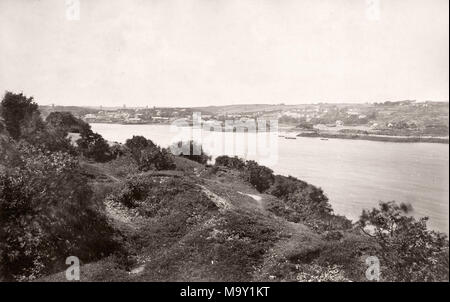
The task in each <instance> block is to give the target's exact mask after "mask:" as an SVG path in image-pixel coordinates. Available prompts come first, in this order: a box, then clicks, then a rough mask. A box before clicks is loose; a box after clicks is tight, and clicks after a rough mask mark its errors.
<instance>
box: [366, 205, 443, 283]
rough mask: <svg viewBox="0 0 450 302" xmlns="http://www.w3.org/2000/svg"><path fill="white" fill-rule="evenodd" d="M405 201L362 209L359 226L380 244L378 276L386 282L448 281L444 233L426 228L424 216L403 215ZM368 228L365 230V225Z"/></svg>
mask: <svg viewBox="0 0 450 302" xmlns="http://www.w3.org/2000/svg"><path fill="white" fill-rule="evenodd" d="M410 210H411V208H410V206H407V205H405V204H400V205H398V204H396V203H395V202H393V201H392V202H381V203H380V207H379V209H372V210H371V211H363V213H362V215H361V217H360V220H359V225H360V227H361V230H362V231H363V232H364V234H366V235H367V236H368V237H370V238H372V239H374V240H375V241H376V242H377V243H378V244H379V246H380V252H379V257H380V258H382V259H380V262H381V264H382V272H381V276H382V278H383V279H385V280H387V281H406V282H415V281H448V280H449V261H448V259H449V258H448V257H449V246H448V240H447V237H446V235H444V234H442V233H437V232H435V231H430V230H428V229H427V226H426V222H427V219H428V218H426V217H425V218H421V219H419V220H416V219H415V218H414V217H412V216H407V214H408V212H409V211H410ZM367 227H368V228H369V230H366V228H367Z"/></svg>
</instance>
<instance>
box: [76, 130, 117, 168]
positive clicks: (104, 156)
mask: <svg viewBox="0 0 450 302" xmlns="http://www.w3.org/2000/svg"><path fill="white" fill-rule="evenodd" d="M77 144H78V148H79V151H80V152H81V154H83V155H84V156H86V157H88V158H92V159H93V160H95V161H98V162H106V161H109V160H111V159H112V158H113V156H112V154H111V151H110V148H109V145H108V143H107V142H106V141H105V139H104V138H103V137H102V136H101V135H100V134H98V133H95V132H92V130H91V129H90V127H89V129H87V130H85V131H82V132H81V138H80V139H78V140H77Z"/></svg>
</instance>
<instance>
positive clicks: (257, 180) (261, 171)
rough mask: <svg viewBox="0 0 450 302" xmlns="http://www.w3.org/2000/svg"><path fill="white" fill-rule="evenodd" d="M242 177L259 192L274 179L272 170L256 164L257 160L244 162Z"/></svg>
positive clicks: (267, 186)
mask: <svg viewBox="0 0 450 302" xmlns="http://www.w3.org/2000/svg"><path fill="white" fill-rule="evenodd" d="M243 175H244V178H245V180H246V181H248V182H249V183H251V184H252V185H253V186H254V187H255V188H256V189H257V190H258V191H259V192H264V191H266V190H267V189H269V188H270V186H271V185H272V183H273V181H274V175H273V171H272V170H271V169H269V168H267V167H264V166H260V165H258V163H257V162H255V161H253V160H249V161H247V162H246V165H245V170H244V173H243Z"/></svg>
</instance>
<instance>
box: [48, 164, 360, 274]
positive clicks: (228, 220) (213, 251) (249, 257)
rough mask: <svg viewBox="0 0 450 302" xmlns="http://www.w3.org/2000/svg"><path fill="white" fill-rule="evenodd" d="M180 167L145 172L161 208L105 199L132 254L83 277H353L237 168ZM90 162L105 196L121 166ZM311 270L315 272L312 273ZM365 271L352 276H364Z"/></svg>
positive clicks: (87, 268)
mask: <svg viewBox="0 0 450 302" xmlns="http://www.w3.org/2000/svg"><path fill="white" fill-rule="evenodd" d="M177 166H178V167H179V168H178V170H179V171H164V172H162V173H157V174H155V173H152V172H148V173H143V174H142V175H141V176H140V177H142V178H145V179H152V180H153V179H155V180H157V181H156V182H155V183H160V184H161V187H155V190H154V191H152V193H150V195H151V194H157V195H158V194H160V196H157V197H155V198H154V199H151V200H157V201H158V202H157V203H159V204H158V205H156V206H152V207H150V208H149V207H148V206H147V205H145V206H144V207H143V208H139V209H130V208H127V207H125V206H123V205H121V204H118V203H117V202H113V201H111V200H109V199H108V198H106V199H105V211H106V212H107V214H108V216H109V218H110V220H111V222H112V223H113V224H114V225H115V227H116V228H117V229H118V230H119V231H120V232H121V234H122V236H123V237H124V238H126V240H125V242H124V244H125V246H126V247H127V249H128V252H129V257H128V260H127V261H124V258H123V257H118V256H111V257H108V258H106V259H102V260H101V261H99V262H96V263H90V264H85V265H83V266H82V267H81V280H82V281H252V280H253V281H256V280H261V281H269V280H273V281H280V280H296V279H305V280H310V279H314V278H316V279H317V278H318V280H346V277H345V276H344V275H347V276H348V277H352V276H349V273H346V272H345V270H344V266H345V265H347V264H346V263H345V261H343V262H344V263H343V265H344V266H343V265H340V266H339V265H338V266H336V265H335V264H333V265H329V264H328V263H329V261H328V260H329V259H328V260H327V259H326V255H327V252H329V249H330V242H328V241H327V240H324V239H323V238H322V237H321V236H320V235H319V234H316V233H314V232H313V231H311V230H310V229H308V228H307V227H306V226H304V225H302V224H297V223H292V222H288V221H286V220H285V219H284V218H282V217H277V216H276V215H275V214H273V213H272V212H270V211H269V209H270V208H271V207H273V206H274V204H276V203H279V206H284V205H283V204H282V202H281V201H280V200H278V199H277V198H275V197H273V196H271V195H265V194H260V193H258V192H257V191H256V190H255V189H254V188H253V187H251V186H250V185H248V184H246V183H244V182H243V181H242V180H241V179H240V178H239V176H238V175H237V173H238V172H236V171H232V170H228V169H220V170H219V171H215V172H212V169H209V170H208V169H206V168H205V167H204V166H202V165H199V164H197V163H194V162H191V161H189V160H186V159H177ZM85 168H86V170H88V171H89V173H90V174H91V177H92V179H93V183H94V184H95V186H96V187H97V188H98V187H100V189H97V191H100V193H98V196H99V198H101V196H105V195H106V193H105V192H103V191H106V192H109V191H112V190H114V188H116V187H120V186H121V183H123V182H124V179H123V177H121V173H116V174H115V175H114V173H113V171H115V170H114V169H112V168H111V167H110V166H109V167H108V166H105V165H104V164H95V165H94V164H85ZM180 170H181V171H180ZM164 184H167V186H165V185H164ZM247 194H250V195H251V196H250V195H247ZM149 198H153V197H151V196H150V197H149ZM142 209H145V210H142ZM148 213H151V214H148ZM346 237H349V235H346ZM357 238H358V240H360V237H358V236H357ZM346 240H347V239H346V238H344V239H343V240H341V241H342V242H344V247H343V248H344V250H343V253H344V254H345V256H347V254H348V253H351V252H352V251H346V250H345V241H346ZM350 240H353V239H351V238H350ZM340 245H342V244H340ZM333 249H335V247H334V245H333ZM322 252H323V253H324V254H325V256H324V257H325V259H321V263H320V265H321V267H320V269H319V270H318V269H317V267H315V266H317V264H316V263H315V262H317V261H316V260H320V257H321V253H322ZM332 262H333V261H332ZM338 264H339V263H338ZM353 265H354V263H352V266H353ZM347 266H348V265H347ZM308 270H310V271H311V274H315V276H311V275H310V274H308V273H307V272H308ZM315 272H316V273H315ZM317 272H318V273H317ZM360 275H361V274H359V275H358V276H356V277H354V276H353V277H354V278H353V279H359V278H360ZM41 281H65V275H64V272H61V273H58V274H55V275H52V276H48V277H46V278H43V279H42V280H41Z"/></svg>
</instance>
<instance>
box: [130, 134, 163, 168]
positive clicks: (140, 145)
mask: <svg viewBox="0 0 450 302" xmlns="http://www.w3.org/2000/svg"><path fill="white" fill-rule="evenodd" d="M125 146H126V147H127V148H128V149H129V150H130V151H131V154H132V155H133V157H134V158H135V160H136V162H137V163H139V161H140V159H141V153H142V151H143V150H144V149H147V148H149V147H150V148H153V147H156V145H155V144H154V143H153V142H152V141H151V140H149V139H146V138H145V137H143V136H140V135H137V136H136V135H133V137H132V138H129V139H127V140H126V142H125Z"/></svg>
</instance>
